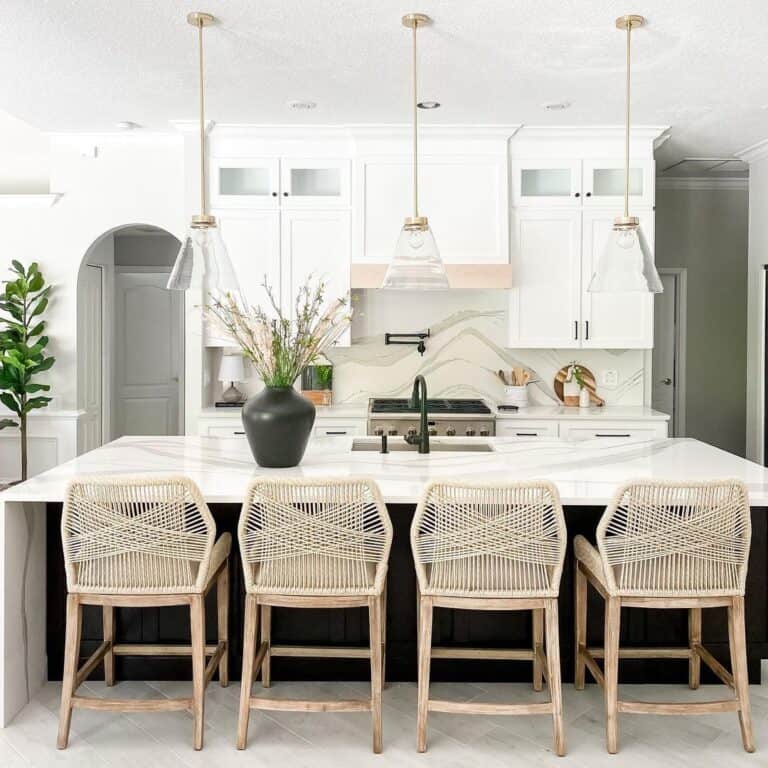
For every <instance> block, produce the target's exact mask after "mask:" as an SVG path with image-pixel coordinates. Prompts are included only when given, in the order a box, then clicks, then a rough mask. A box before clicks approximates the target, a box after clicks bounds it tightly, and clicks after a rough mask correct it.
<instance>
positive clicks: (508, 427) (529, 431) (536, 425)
mask: <svg viewBox="0 0 768 768" xmlns="http://www.w3.org/2000/svg"><path fill="white" fill-rule="evenodd" d="M557 432H558V427H557V422H556V421H532V420H528V419H517V418H515V419H497V420H496V437H506V438H511V439H512V440H530V439H532V438H537V437H538V438H542V437H544V438H549V439H553V438H555V437H557Z"/></svg>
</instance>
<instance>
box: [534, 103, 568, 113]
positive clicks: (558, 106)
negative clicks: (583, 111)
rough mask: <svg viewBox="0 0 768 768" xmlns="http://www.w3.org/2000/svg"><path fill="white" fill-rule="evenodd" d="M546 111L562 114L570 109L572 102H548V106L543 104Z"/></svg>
mask: <svg viewBox="0 0 768 768" xmlns="http://www.w3.org/2000/svg"><path fill="white" fill-rule="evenodd" d="M541 106H542V107H544V109H548V110H549V111H550V112H560V111H561V110H563V109H569V108H570V106H571V102H570V101H548V102H547V103H546V104H542V105H541Z"/></svg>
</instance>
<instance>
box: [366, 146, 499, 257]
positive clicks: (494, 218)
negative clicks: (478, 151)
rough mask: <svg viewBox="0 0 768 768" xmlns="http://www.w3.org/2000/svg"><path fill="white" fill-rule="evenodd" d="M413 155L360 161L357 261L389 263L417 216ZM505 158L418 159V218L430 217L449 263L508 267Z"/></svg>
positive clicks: (458, 156)
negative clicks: (407, 224)
mask: <svg viewBox="0 0 768 768" xmlns="http://www.w3.org/2000/svg"><path fill="white" fill-rule="evenodd" d="M411 163H412V160H411V158H410V157H409V156H383V157H381V156H376V157H363V158H359V159H358V160H357V161H356V163H355V186H356V196H355V200H356V209H357V210H356V211H355V214H356V215H355V240H356V243H357V244H358V247H356V248H355V250H354V261H355V262H362V263H367V264H382V263H389V261H390V259H391V258H392V251H393V250H394V247H395V242H396V241H397V237H398V234H399V232H400V229H401V228H402V226H403V219H404V218H405V217H406V216H412V215H413V191H412V187H413V170H412V165H411ZM507 204H508V193H507V158H506V156H495V155H491V156H486V155H484V156H468V157H464V156H460V155H455V156H453V155H446V156H429V155H425V156H423V157H420V159H419V213H420V214H421V215H423V216H427V217H428V218H429V224H430V227H431V228H432V231H433V232H434V235H435V240H436V241H437V247H438V248H439V250H440V255H441V257H442V258H443V261H444V262H445V263H446V264H507V263H509V238H508V212H507Z"/></svg>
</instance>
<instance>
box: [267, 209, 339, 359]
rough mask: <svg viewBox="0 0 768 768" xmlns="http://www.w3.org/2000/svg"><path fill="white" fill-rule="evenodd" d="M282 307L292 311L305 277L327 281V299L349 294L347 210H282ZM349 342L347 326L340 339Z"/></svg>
mask: <svg viewBox="0 0 768 768" xmlns="http://www.w3.org/2000/svg"><path fill="white" fill-rule="evenodd" d="M281 222H282V225H281V230H282V237H281V240H282V263H283V281H282V284H283V307H285V308H286V312H287V311H293V306H294V303H295V297H296V292H297V291H298V289H299V288H300V287H301V286H302V285H303V284H304V282H305V281H306V279H307V277H309V276H310V275H313V276H314V277H315V278H321V277H322V278H323V279H324V280H325V281H326V282H327V287H326V294H325V295H326V300H327V301H331V300H333V299H337V298H340V297H342V296H347V295H348V294H349V264H350V246H349V244H350V234H349V228H350V224H349V212H348V211H308V210H297V211H290V210H284V211H282V213H281ZM339 343H341V344H345V345H346V344H349V330H347V332H346V333H345V334H344V336H343V337H342V339H340V342H339Z"/></svg>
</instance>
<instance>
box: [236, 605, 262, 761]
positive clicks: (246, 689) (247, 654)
mask: <svg viewBox="0 0 768 768" xmlns="http://www.w3.org/2000/svg"><path fill="white" fill-rule="evenodd" d="M258 630H259V605H258V603H257V602H256V596H255V595H246V596H245V622H244V624H243V673H242V675H241V677H240V711H239V713H238V717H237V748H238V749H245V745H246V742H247V741H248V717H249V715H250V713H251V687H252V686H253V663H254V661H255V656H256V637H257V635H258Z"/></svg>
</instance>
